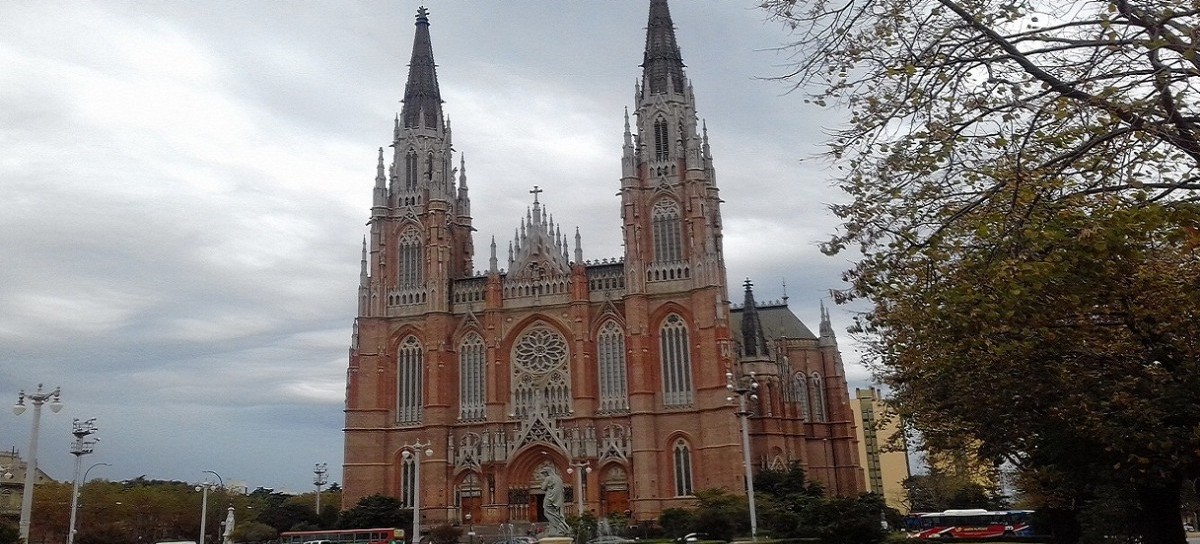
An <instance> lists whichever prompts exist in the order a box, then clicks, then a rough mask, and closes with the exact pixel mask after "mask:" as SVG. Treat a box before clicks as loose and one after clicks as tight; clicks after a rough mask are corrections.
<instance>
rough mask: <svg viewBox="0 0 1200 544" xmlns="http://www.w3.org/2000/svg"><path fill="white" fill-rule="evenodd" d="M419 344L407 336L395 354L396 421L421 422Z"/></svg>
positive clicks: (421, 366)
mask: <svg viewBox="0 0 1200 544" xmlns="http://www.w3.org/2000/svg"><path fill="white" fill-rule="evenodd" d="M424 366H425V365H424V356H423V354H422V352H421V343H420V342H418V341H417V338H416V337H415V336H409V337H408V338H405V339H404V341H403V342H401V343H400V349H399V350H398V351H397V353H396V421H398V422H400V423H420V422H421V391H422V390H423V389H424V387H422V383H421V371H422V368H423V367H424Z"/></svg>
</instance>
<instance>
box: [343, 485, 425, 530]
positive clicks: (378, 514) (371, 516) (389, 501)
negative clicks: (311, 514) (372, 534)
mask: <svg viewBox="0 0 1200 544" xmlns="http://www.w3.org/2000/svg"><path fill="white" fill-rule="evenodd" d="M411 526H412V511H411V510H408V509H406V508H404V505H403V504H402V503H401V502H400V499H397V498H396V497H389V496H387V495H370V496H367V497H363V498H361V499H359V501H358V504H355V505H354V507H353V508H348V509H346V510H345V511H343V512H342V515H341V517H340V518H339V519H338V527H340V528H342V529H371V528H376V527H411ZM413 536H416V535H413Z"/></svg>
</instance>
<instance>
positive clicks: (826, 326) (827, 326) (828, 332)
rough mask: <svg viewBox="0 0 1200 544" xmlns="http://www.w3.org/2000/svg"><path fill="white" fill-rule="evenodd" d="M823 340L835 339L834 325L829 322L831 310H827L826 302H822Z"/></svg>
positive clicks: (821, 328)
mask: <svg viewBox="0 0 1200 544" xmlns="http://www.w3.org/2000/svg"><path fill="white" fill-rule="evenodd" d="M820 331H821V338H833V336H834V335H833V323H831V322H830V320H829V310H826V309H825V301H823V300H822V301H821V327H820Z"/></svg>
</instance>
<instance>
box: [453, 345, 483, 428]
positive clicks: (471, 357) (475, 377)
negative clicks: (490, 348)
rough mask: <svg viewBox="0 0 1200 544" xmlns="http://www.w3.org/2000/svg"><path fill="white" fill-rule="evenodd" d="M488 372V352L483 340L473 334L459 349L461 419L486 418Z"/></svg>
mask: <svg viewBox="0 0 1200 544" xmlns="http://www.w3.org/2000/svg"><path fill="white" fill-rule="evenodd" d="M486 372H487V350H486V348H485V347H484V345H483V338H481V337H480V336H479V335H478V334H476V333H471V334H470V335H468V336H467V337H466V339H464V340H463V342H462V344H460V345H459V347H458V394H459V397H458V398H459V406H460V410H459V415H458V417H459V419H462V420H476V421H477V420H481V419H483V418H484V408H483V405H484V395H485V388H484V384H485V383H486V378H487V376H486Z"/></svg>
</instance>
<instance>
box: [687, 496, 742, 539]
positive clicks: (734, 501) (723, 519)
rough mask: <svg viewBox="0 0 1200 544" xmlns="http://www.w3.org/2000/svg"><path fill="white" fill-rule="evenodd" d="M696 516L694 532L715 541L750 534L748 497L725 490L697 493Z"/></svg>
mask: <svg viewBox="0 0 1200 544" xmlns="http://www.w3.org/2000/svg"><path fill="white" fill-rule="evenodd" d="M694 516H695V518H694V521H693V524H692V527H693V531H695V532H698V533H704V534H706V535H708V538H710V539H713V540H726V541H728V540H733V537H734V536H737V535H748V534H750V513H749V506H748V505H747V503H746V497H745V496H738V495H733V494H731V493H730V492H729V491H726V490H724V489H704V490H700V491H697V492H696V510H695V512H694Z"/></svg>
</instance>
